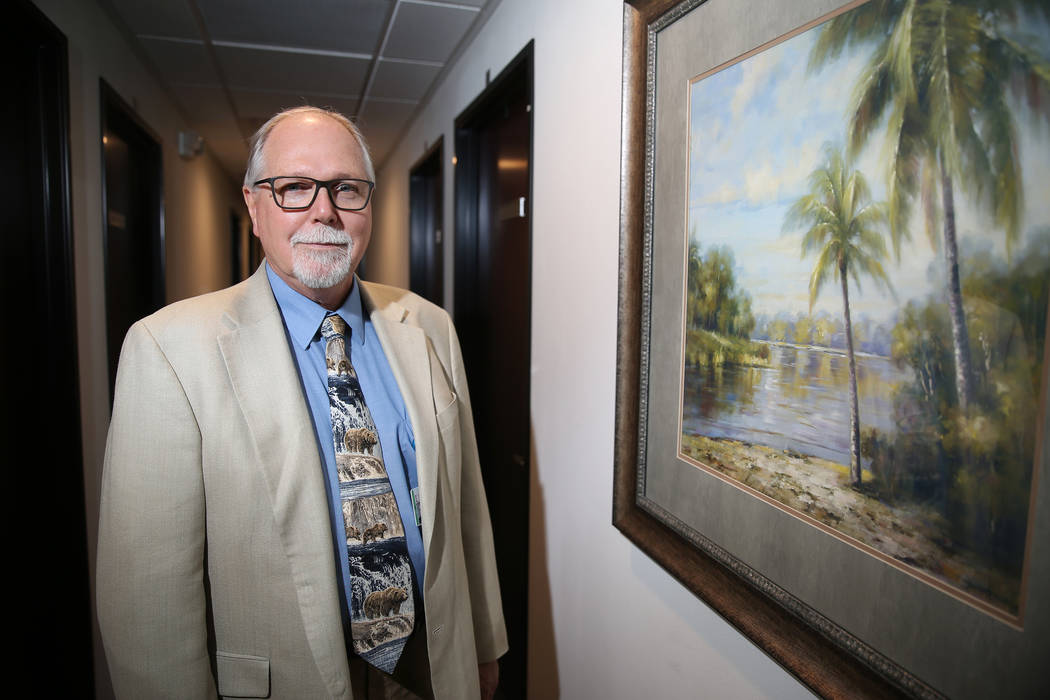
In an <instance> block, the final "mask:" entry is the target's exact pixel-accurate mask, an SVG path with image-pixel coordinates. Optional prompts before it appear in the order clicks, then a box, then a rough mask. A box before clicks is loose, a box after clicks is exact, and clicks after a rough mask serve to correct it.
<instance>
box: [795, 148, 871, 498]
mask: <svg viewBox="0 0 1050 700" xmlns="http://www.w3.org/2000/svg"><path fill="white" fill-rule="evenodd" d="M824 151H825V162H824V164H823V165H821V166H820V167H818V168H817V169H816V170H814V171H813V172H812V174H810V176H809V187H810V191H809V193H808V194H806V195H804V196H802V197H801V198H800V199H799V200H798V201H797V202H795V204H794V205H793V206H792V207H791V209H790V210H789V211H788V213H787V216H786V218H785V220H784V230H785V231H787V230H796V229H798V228H805V229H806V232H805V235H804V236H803V238H802V256H803V257H805V256H807V255H812V254H814V253H815V254H816V256H817V262H816V264H815V265H814V267H813V273H812V274H811V275H810V278H809V311H810V314H812V313H813V304H814V303H815V302H816V300H817V296H818V295H819V294H820V290H821V287H823V286H824V283H825V282H827V281H828V280H829V279H832V278H834V279H835V280H836V281H837V282H839V285H840V287H841V289H842V316H843V321H844V323H845V332H846V356H847V360H848V362H849V431H850V433H849V448H850V480H851V481H852V482H853V483H854V484H855V485H860V481H861V462H860V416H859V415H858V413H859V412H858V406H857V404H858V401H857V361H856V357H855V356H854V349H853V322H852V320H851V318H850V308H849V278H851V277H852V278H853V282H854V284H856V285H857V286H859V285H860V277H861V275H862V274H863V275H866V276H868V277H871V278H872V279H874V280H875V281H876V282H877V283H879V284H880V285H882V286H884V287H885V288H886V289H890V281H889V278H888V277H887V276H886V271H885V270H884V269H883V267H882V261H883V260H884V259H885V258H886V256H887V249H886V243H885V240H884V239H883V231H884V230H885V228H886V206H885V204H883V203H874V202H872V201H871V190H870V189H869V187H868V183H867V181H866V180H865V179H864V176H863V175H862V174H861V173H859V172H857V171H855V170H852V169H851V168H849V167H848V166H847V164H846V162H845V159H844V158H843V157H842V153H841V151H840V150H839V149H836V148H833V147H831V146H825V147H824Z"/></svg>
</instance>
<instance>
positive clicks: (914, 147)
mask: <svg viewBox="0 0 1050 700" xmlns="http://www.w3.org/2000/svg"><path fill="white" fill-rule="evenodd" d="M1025 16H1028V17H1036V16H1038V17H1042V18H1044V19H1047V18H1050V3H1047V2H1046V0H1012V1H1007V0H871V2H868V3H866V4H864V5H861V6H860V7H858V8H856V9H854V10H852V11H850V12H846V13H844V14H841V15H838V16H837V17H835V18H834V19H832V20H830V21H828V22H827V23H825V24H824V26H823V27H822V29H821V32H820V34H819V36H818V39H817V43H816V44H815V46H814V47H813V50H812V53H811V55H810V67H811V68H812V67H815V66H818V65H820V64H822V63H824V62H826V61H828V60H830V59H833V58H835V57H836V56H838V55H839V54H840V53H841V52H842V50H843V49H844V48H846V47H847V46H850V45H858V44H861V43H863V42H868V41H873V42H875V44H876V48H875V50H874V52H873V53H872V55H871V58H870V60H869V62H868V64H867V67H866V68H865V70H864V71H863V72H862V73H861V75H860V76H859V77H858V79H857V84H856V87H855V92H854V100H853V105H852V107H851V114H850V124H849V127H848V128H849V153H850V155H851V156H855V155H856V154H857V153H858V152H859V151H860V149H861V148H863V146H864V145H865V144H866V143H867V142H868V140H869V139H870V138H871V136H872V135H873V134H874V133H875V132H876V131H878V130H881V129H883V128H885V130H886V138H887V146H888V148H889V152H890V153H891V158H890V163H889V192H888V200H889V221H890V227H891V233H892V238H893V245H894V251H895V252H896V253H897V255H898V256H899V255H900V241H901V239H902V238H907V237H908V234H907V230H906V228H905V227H906V225H907V223H908V219H909V217H910V214H911V209H912V207H913V204H914V202H915V199H916V196H917V195H918V197H919V199H920V201H921V204H922V210H923V214H924V218H925V224H926V233H927V236H928V237H929V238H930V241H931V243H932V244H933V245H934V246H936V245H937V238H938V229H939V234H940V236H939V237H940V238H941V239H942V240H943V245H944V256H945V262H946V267H947V273H948V309H949V315H950V318H951V328H952V342H953V351H954V361H955V375H956V389H957V394H958V399H959V403H960V405H961V406H963V407H964V408H965V407H966V406H968V405H969V404H970V403H971V402H972V401H973V397H974V377H973V370H972V368H971V361H970V342H969V333H968V330H967V325H966V317H965V313H964V311H963V304H962V293H961V286H960V283H959V251H958V244H957V241H956V225H955V191H956V189H957V188H959V189H962V190H963V191H965V192H966V193H967V194H969V195H971V196H972V197H973V198H974V201H975V202H977V203H979V204H980V205H982V206H985V207H988V208H989V209H990V210H991V212H992V214H993V216H994V219H995V222H996V225H997V226H999V227H1001V228H1002V230H1003V231H1004V233H1005V236H1006V243H1007V250H1008V251H1009V249H1010V246H1011V245H1012V244H1013V243H1014V242H1015V241H1016V240H1017V238H1018V236H1019V233H1020V227H1021V211H1022V187H1021V170H1020V163H1019V162H1018V160H1017V158H1016V149H1017V139H1016V128H1015V124H1014V116H1013V112H1012V109H1011V104H1010V101H1009V99H1008V95H1007V92H1008V87H1009V86H1013V87H1022V88H1024V90H1023V93H1024V96H1025V97H1027V99H1028V104H1029V105H1030V106H1031V107H1032V108H1033V110H1034V111H1036V113H1037V114H1041V115H1043V116H1050V112H1047V111H1046V108H1045V100H1046V96H1047V94H1046V93H1047V91H1048V90H1050V63H1048V62H1047V59H1046V58H1045V57H1044V56H1042V55H1040V54H1039V53H1038V52H1037V51H1036V50H1034V49H1033V48H1032V46H1033V45H1035V44H1036V43H1037V42H1036V40H1025V39H1019V38H1017V37H1016V36H1013V35H1011V34H1010V33H1008V32H1006V31H1004V27H1006V26H1007V20H1010V19H1012V18H1015V17H1025ZM1040 99H1042V100H1043V101H1044V105H1043V106H1042V107H1040V105H1039V101H1040Z"/></svg>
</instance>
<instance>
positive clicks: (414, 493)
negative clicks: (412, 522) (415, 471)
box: [408, 486, 423, 527]
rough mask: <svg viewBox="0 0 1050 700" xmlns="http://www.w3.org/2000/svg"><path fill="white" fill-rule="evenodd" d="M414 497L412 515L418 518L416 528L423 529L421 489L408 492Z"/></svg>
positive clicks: (416, 488)
mask: <svg viewBox="0 0 1050 700" xmlns="http://www.w3.org/2000/svg"><path fill="white" fill-rule="evenodd" d="M408 493H409V495H410V496H411V497H412V513H413V514H414V515H415V516H416V527H423V516H422V515H420V513H419V487H418V486H417V487H415V488H414V489H412V490H411V491H409V492H408Z"/></svg>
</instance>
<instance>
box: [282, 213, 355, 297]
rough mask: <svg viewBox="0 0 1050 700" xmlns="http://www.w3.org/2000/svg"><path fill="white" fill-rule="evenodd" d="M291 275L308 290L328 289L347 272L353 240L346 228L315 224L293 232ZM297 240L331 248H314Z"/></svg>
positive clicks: (340, 280) (348, 273)
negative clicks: (322, 244)
mask: <svg viewBox="0 0 1050 700" xmlns="http://www.w3.org/2000/svg"><path fill="white" fill-rule="evenodd" d="M290 242H291V244H292V274H294V275H295V278H296V279H297V280H299V281H300V282H302V283H303V285H304V286H306V287H308V288H310V289H328V288H329V287H334V286H336V285H337V284H339V283H341V282H342V281H343V280H345V279H346V278H347V277H348V276H349V275H350V263H351V253H352V252H353V250H354V241H353V239H352V238H350V234H348V233H347V232H346V231H340V230H339V229H336V228H332V227H331V226H327V225H325V224H316V225H314V226H311V227H310V228H307V229H301V230H299V231H297V232H296V233H295V234H294V235H293V236H292V238H291V241H290ZM301 243H327V244H329V245H332V246H333V247H331V248H325V249H317V248H312V247H308V246H301V245H299V244H301Z"/></svg>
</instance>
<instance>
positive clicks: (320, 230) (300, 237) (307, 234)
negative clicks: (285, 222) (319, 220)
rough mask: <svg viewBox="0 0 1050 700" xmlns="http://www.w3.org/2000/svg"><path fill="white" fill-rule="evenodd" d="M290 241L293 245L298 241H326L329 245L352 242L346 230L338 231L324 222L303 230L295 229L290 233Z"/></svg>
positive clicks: (349, 243)
mask: <svg viewBox="0 0 1050 700" xmlns="http://www.w3.org/2000/svg"><path fill="white" fill-rule="evenodd" d="M290 242H291V244H292V245H293V246H294V245H298V244H299V243H326V244H329V245H332V244H334V245H351V243H352V241H351V240H350V234H348V233H347V232H346V231H340V230H339V229H337V228H332V227H331V226H327V225H325V224H318V225H317V226H314V227H313V228H310V229H307V230H305V231H303V230H300V231H296V232H295V233H294V234H292V237H291V239H290Z"/></svg>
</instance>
